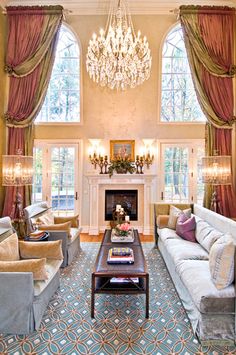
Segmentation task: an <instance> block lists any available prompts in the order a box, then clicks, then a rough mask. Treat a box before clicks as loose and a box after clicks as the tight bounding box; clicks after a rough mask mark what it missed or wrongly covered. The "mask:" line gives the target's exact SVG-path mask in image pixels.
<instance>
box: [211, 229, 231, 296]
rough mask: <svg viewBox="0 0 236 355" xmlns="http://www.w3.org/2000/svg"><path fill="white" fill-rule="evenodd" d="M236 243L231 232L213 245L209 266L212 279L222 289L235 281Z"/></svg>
mask: <svg viewBox="0 0 236 355" xmlns="http://www.w3.org/2000/svg"><path fill="white" fill-rule="evenodd" d="M234 251H235V245H234V240H233V238H232V236H231V234H225V235H224V236H222V237H221V238H219V239H218V240H217V241H216V242H215V243H214V244H213V245H212V247H211V250H210V254H209V267H210V273H211V278H212V281H213V282H214V284H215V286H216V288H217V289H218V290H221V289H222V288H225V287H227V286H229V285H231V284H232V282H233V281H234Z"/></svg>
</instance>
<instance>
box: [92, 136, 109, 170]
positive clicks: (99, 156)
mask: <svg viewBox="0 0 236 355" xmlns="http://www.w3.org/2000/svg"><path fill="white" fill-rule="evenodd" d="M100 141H101V139H89V142H90V143H91V147H90V148H89V160H90V163H91V164H92V165H94V168H95V169H96V168H97V165H98V166H99V167H100V174H103V168H105V172H104V174H108V171H107V166H108V157H107V155H105V156H104V148H103V147H100Z"/></svg>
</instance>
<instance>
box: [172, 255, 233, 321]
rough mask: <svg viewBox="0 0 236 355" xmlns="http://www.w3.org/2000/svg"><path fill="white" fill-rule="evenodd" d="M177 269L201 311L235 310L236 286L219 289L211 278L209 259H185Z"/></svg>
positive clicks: (222, 311)
mask: <svg viewBox="0 0 236 355" xmlns="http://www.w3.org/2000/svg"><path fill="white" fill-rule="evenodd" d="M176 271H177V273H178V275H179V277H180V278H181V280H182V282H183V284H184V285H185V287H186V289H187V290H188V293H189V295H190V296H191V298H192V300H193V302H194V304H195V306H196V307H197V308H198V310H199V311H200V312H202V313H217V314H223V313H233V312H234V297H235V291H234V286H233V285H230V286H228V287H226V288H224V289H222V290H218V289H217V288H216V286H215V285H214V283H213V282H212V280H211V273H210V268H209V262H208V261H204V260H183V261H182V262H180V263H178V265H177V268H176Z"/></svg>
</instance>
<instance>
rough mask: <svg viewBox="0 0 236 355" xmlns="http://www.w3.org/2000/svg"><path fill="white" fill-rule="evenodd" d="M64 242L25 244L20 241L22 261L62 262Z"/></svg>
mask: <svg viewBox="0 0 236 355" xmlns="http://www.w3.org/2000/svg"><path fill="white" fill-rule="evenodd" d="M61 245H62V241H61V240H55V241H51V242H23V241H19V249H20V256H21V258H22V259H34V258H39V259H40V258H47V259H56V260H62V259H63V254H62V249H61Z"/></svg>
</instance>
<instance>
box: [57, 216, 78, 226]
mask: <svg viewBox="0 0 236 355" xmlns="http://www.w3.org/2000/svg"><path fill="white" fill-rule="evenodd" d="M65 222H71V227H72V228H78V227H79V215H78V214H77V215H75V216H67V217H61V216H60V217H57V216H55V217H54V223H55V224H58V223H65Z"/></svg>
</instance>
